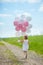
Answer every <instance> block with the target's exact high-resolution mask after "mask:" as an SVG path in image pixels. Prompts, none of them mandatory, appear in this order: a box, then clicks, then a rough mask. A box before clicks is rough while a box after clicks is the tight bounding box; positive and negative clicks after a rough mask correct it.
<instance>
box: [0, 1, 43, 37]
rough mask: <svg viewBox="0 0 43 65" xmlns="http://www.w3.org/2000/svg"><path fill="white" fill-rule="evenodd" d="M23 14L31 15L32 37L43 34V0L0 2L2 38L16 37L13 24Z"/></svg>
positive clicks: (0, 30) (0, 33)
mask: <svg viewBox="0 0 43 65" xmlns="http://www.w3.org/2000/svg"><path fill="white" fill-rule="evenodd" d="M22 13H28V14H29V15H31V18H32V20H31V21H30V23H31V24H32V28H31V33H29V34H30V35H40V34H43V0H0V37H14V36H15V34H16V30H15V26H14V25H13V22H14V20H15V17H16V16H18V15H19V14H22Z"/></svg>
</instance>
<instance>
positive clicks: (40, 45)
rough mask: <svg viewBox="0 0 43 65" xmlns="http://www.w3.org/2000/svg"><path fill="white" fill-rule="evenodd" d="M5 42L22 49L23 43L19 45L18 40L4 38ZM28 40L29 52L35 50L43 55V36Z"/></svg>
mask: <svg viewBox="0 0 43 65" xmlns="http://www.w3.org/2000/svg"><path fill="white" fill-rule="evenodd" d="M21 38H22V37H21ZM21 38H20V39H21ZM3 40H4V41H6V42H9V43H10V44H13V45H16V46H19V47H22V43H18V38H3ZM28 40H29V45H30V48H29V50H33V51H35V52H37V53H38V54H43V35H39V36H29V37H28Z"/></svg>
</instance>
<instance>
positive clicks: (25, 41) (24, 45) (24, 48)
mask: <svg viewBox="0 0 43 65" xmlns="http://www.w3.org/2000/svg"><path fill="white" fill-rule="evenodd" d="M28 47H29V43H28V40H24V42H23V51H27V50H28Z"/></svg>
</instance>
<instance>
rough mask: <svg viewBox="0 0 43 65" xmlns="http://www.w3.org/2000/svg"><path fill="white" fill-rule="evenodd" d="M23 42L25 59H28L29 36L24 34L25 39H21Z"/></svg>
mask: <svg viewBox="0 0 43 65" xmlns="http://www.w3.org/2000/svg"><path fill="white" fill-rule="evenodd" d="M21 42H22V43H23V47H22V48H23V52H24V56H25V57H24V59H27V51H28V46H29V45H28V42H29V41H28V36H24V40H21Z"/></svg>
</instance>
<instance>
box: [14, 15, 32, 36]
mask: <svg viewBox="0 0 43 65" xmlns="http://www.w3.org/2000/svg"><path fill="white" fill-rule="evenodd" d="M31 19H32V18H31V17H30V16H26V15H21V16H20V17H16V19H15V20H14V23H13V24H14V26H15V30H16V32H17V33H16V34H18V33H21V32H22V33H21V35H24V34H26V32H27V33H28V32H29V30H30V29H31V28H32V25H31V24H30V23H29V21H31ZM18 36H19V34H18Z"/></svg>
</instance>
